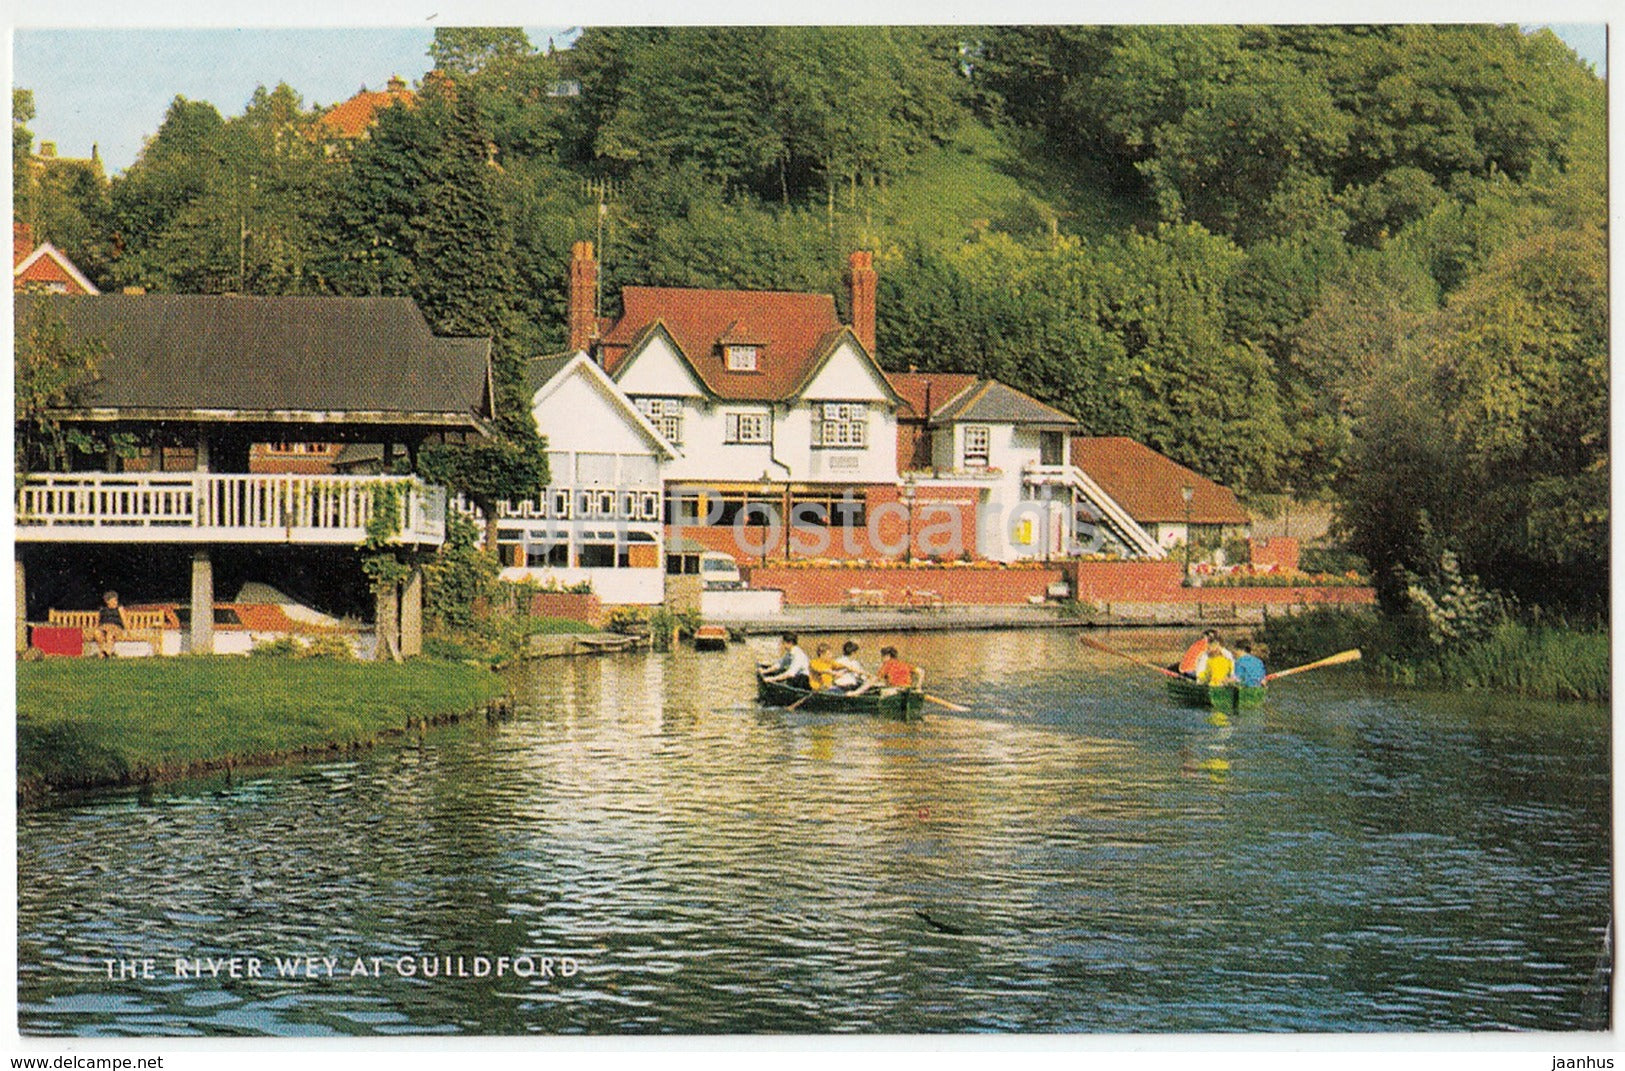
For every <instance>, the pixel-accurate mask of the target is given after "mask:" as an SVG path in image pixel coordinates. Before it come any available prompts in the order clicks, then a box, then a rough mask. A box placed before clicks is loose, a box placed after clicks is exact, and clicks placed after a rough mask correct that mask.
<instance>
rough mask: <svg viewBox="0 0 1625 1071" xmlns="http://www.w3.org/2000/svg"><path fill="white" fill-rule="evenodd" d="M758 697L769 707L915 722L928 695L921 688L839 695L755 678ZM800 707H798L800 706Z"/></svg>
mask: <svg viewBox="0 0 1625 1071" xmlns="http://www.w3.org/2000/svg"><path fill="white" fill-rule="evenodd" d="M756 697H757V698H758V699H760V700H761V701H762V703H763V704H764V705H766V706H770V707H788V706H795V707H796V708H797V709H798V710H823V711H831V712H834V713H838V714H873V715H878V716H879V717H882V718H897V719H899V720H901V721H912V720H913V719H915V718H918V717H919V716H920V708H921V707H922V706H924V705H925V696H924V695H923V694H922V693H921V692H920V690H919V689H918V688H905V689H903V690H901V691H893V690H890V689H887V690H885V691H878V690H877V691H873V692H865V693H864V694H863V695H836V694H833V693H830V692H809V691H807V690H806V689H805V688H792V687H790V686H789V685H788V684H782V683H779V682H777V681H768V680H763V679H762V678H761V677H757V678H756ZM798 704H799V705H798Z"/></svg>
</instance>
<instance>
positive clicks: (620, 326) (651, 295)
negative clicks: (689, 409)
mask: <svg viewBox="0 0 1625 1071" xmlns="http://www.w3.org/2000/svg"><path fill="white" fill-rule="evenodd" d="M621 304H622V306H623V308H624V310H625V311H624V312H623V313H622V315H621V318H620V319H619V320H617V321H616V322H615V325H614V326H613V327H611V328H610V329H609V331H608V332H607V333H605V335H604V337H603V341H602V348H603V349H602V352H603V357H604V366H605V368H607V369H608V370H609V371H610V373H611V374H615V373H617V372H618V371H619V369H620V366H621V362H622V359H623V358H624V357H625V356H626V354H627V352H628V350H629V348H630V347H631V346H632V345H633V344H634V343H636V342H638V341H639V340H640V339H641V338H642V336H643V335H644V333H645V332H646V331H648V330H650V329H651V328H653V326H654V325H655V324H656V323H659V324H662V325H664V326H665V328H666V330H667V331H668V332H669V333H670V334H671V337H672V339H673V340H674V341H676V343H677V345H678V346H679V347H681V348H682V350H683V354H684V356H686V357H687V358H688V360H689V362H690V363H691V364H693V366H694V370H695V371H696V372H697V373H698V374H699V376H700V379H701V380H702V381H703V382H704V383H705V385H706V387H707V388H709V389H710V390H711V391H712V392H713V393H714V394H716V395H717V396H718V397H720V398H726V399H729V400H731V401H780V400H783V399H785V398H788V397H790V396H791V395H793V394H794V393H795V391H796V388H798V387H800V386H801V385H802V383H803V382H804V381H805V380H806V378H807V376H808V374H809V373H810V372H812V370H813V368H814V367H815V366H816V365H817V363H818V361H819V360H820V359H821V358H822V357H823V356H824V355H825V353H826V352H827V351H828V349H829V347H830V346H831V345H832V344H833V343H834V341H835V336H836V334H837V333H838V332H840V331H841V330H842V325H841V320H840V317H839V316H837V315H836V312H835V299H834V298H833V297H831V296H830V295H828V294H800V293H791V292H787V291H783V290H702V289H686V288H679V287H665V286H629V287H626V288H625V289H623V290H622V291H621ZM724 340H728V341H734V342H749V343H752V344H754V345H756V346H758V347H759V349H758V352H757V355H756V361H757V369H758V370H757V371H755V372H730V371H728V370H727V367H726V365H725V363H724V358H723V354H722V346H723V344H724Z"/></svg>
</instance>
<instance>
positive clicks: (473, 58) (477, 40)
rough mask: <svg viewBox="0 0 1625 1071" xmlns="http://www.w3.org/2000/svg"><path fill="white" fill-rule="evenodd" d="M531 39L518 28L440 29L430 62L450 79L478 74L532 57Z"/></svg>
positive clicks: (430, 53)
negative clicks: (495, 65) (452, 76)
mask: <svg viewBox="0 0 1625 1071" xmlns="http://www.w3.org/2000/svg"><path fill="white" fill-rule="evenodd" d="M532 52H533V49H532V48H531V44H530V38H528V37H526V36H525V31H524V30H522V29H520V28H519V27H517V26H439V27H436V28H435V31H434V43H433V44H431V45H430V46H429V59H431V60H433V61H434V65H435V69H436V70H439V71H444V72H446V73H447V74H450V75H454V76H455V75H466V74H477V73H479V72H480V71H482V70H484V69H485V68H487V67H489V66H491V65H492V64H494V63H503V62H506V61H511V60H517V59H521V58H523V57H525V56H529V55H531V54H532Z"/></svg>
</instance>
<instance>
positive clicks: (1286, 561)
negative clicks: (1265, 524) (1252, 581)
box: [1247, 536, 1298, 573]
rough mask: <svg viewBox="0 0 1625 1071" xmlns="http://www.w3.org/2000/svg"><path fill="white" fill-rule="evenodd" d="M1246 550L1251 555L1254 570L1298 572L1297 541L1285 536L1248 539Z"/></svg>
mask: <svg viewBox="0 0 1625 1071" xmlns="http://www.w3.org/2000/svg"><path fill="white" fill-rule="evenodd" d="M1247 545H1248V549H1249V551H1250V553H1251V555H1252V563H1253V568H1254V569H1271V568H1275V569H1279V570H1281V571H1282V572H1287V573H1295V572H1297V571H1298V541H1297V540H1296V539H1291V538H1289V537H1287V536H1274V537H1272V538H1270V539H1249V540H1248V541H1247Z"/></svg>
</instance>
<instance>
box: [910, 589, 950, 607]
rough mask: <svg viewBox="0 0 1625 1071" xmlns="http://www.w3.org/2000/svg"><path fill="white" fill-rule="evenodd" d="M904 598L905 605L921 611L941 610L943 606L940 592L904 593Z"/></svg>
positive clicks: (914, 591)
mask: <svg viewBox="0 0 1625 1071" xmlns="http://www.w3.org/2000/svg"><path fill="white" fill-rule="evenodd" d="M903 598H904V600H905V605H908V606H911V607H914V608H915V609H919V610H940V609H942V606H943V603H942V592H940V591H923V590H911V591H906V592H904V593H903Z"/></svg>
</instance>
